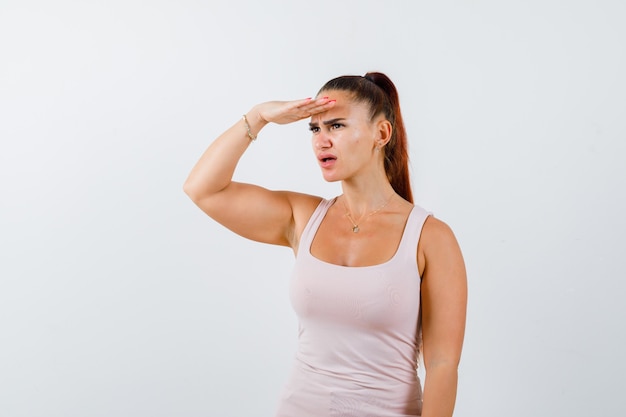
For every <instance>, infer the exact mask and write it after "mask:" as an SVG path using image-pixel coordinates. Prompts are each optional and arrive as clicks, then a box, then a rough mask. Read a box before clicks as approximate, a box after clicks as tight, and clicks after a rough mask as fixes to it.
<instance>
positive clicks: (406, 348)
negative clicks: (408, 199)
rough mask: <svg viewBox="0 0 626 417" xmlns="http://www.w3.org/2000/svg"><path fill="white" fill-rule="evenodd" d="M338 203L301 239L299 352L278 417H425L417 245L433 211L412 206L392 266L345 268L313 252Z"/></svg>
mask: <svg viewBox="0 0 626 417" xmlns="http://www.w3.org/2000/svg"><path fill="white" fill-rule="evenodd" d="M334 201H335V199H333V200H322V201H321V202H320V204H319V206H318V207H317V209H316V210H315V212H314V213H313V215H312V216H311V218H310V219H309V222H308V224H307V225H306V227H305V229H304V231H303V233H302V236H301V238H300V246H299V249H298V256H297V257H296V262H295V268H294V271H293V275H292V278H291V283H290V298H291V303H292V305H293V308H294V310H295V312H296V314H297V315H298V319H299V334H298V350H297V353H296V358H295V363H294V367H293V371H292V373H291V376H290V379H289V381H288V383H287V385H286V387H285V390H284V392H283V395H282V397H281V401H280V404H279V409H278V413H277V417H293V416H298V417H325V416H329V417H330V416H333V417H335V416H342V417H350V416H355V417H356V416H358V417H365V416H370V415H371V416H377V417H405V416H419V415H420V414H421V404H422V398H421V397H422V395H421V386H420V382H419V379H418V377H417V357H418V354H419V345H420V338H419V334H420V329H419V325H420V321H419V311H420V282H421V279H420V276H419V272H418V267H417V244H418V242H419V238H420V234H421V230H422V227H423V225H424V222H425V220H426V218H427V217H428V216H429V215H430V214H429V213H428V212H427V211H425V210H424V209H422V208H421V207H418V206H414V207H413V209H412V211H411V212H410V214H409V216H408V219H407V222H406V225H405V228H404V232H403V234H402V238H401V240H400V243H399V245H398V249H397V251H396V253H395V254H394V256H393V257H392V258H391V259H389V260H388V261H386V262H384V263H382V264H378V265H373V266H364V267H346V266H341V265H334V264H331V263H328V262H324V261H321V260H319V259H317V258H315V257H314V256H313V255H312V254H311V243H312V242H313V238H314V237H315V234H316V232H317V229H318V227H319V225H320V224H321V222H322V220H323V219H324V216H325V215H326V212H327V211H328V208H329V207H330V206H331V205H332V204H333V203H334Z"/></svg>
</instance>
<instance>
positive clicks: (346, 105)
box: [311, 90, 369, 123]
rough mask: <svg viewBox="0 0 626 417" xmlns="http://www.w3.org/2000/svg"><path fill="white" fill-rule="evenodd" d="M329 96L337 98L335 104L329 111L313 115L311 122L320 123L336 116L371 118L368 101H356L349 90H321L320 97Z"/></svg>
mask: <svg viewBox="0 0 626 417" xmlns="http://www.w3.org/2000/svg"><path fill="white" fill-rule="evenodd" d="M320 96H322V97H328V98H329V99H331V100H336V102H335V105H334V106H333V107H332V108H331V109H330V110H328V111H325V112H323V113H318V114H315V115H313V116H311V123H319V122H321V121H324V120H328V119H334V118H345V119H348V118H359V117H365V118H367V119H369V108H368V106H367V104H366V103H363V102H361V101H356V100H354V98H353V95H352V94H351V93H350V92H348V91H342V90H326V91H321V92H320V93H319V95H318V97H320Z"/></svg>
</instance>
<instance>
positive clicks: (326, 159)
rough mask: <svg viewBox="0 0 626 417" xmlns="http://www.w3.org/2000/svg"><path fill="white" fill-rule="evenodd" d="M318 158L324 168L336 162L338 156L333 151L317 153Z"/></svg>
mask: <svg viewBox="0 0 626 417" xmlns="http://www.w3.org/2000/svg"><path fill="white" fill-rule="evenodd" d="M317 160H318V161H319V164H320V166H321V167H322V168H329V167H331V166H333V165H334V164H335V162H336V161H337V157H336V156H335V155H333V154H332V153H321V154H318V155H317Z"/></svg>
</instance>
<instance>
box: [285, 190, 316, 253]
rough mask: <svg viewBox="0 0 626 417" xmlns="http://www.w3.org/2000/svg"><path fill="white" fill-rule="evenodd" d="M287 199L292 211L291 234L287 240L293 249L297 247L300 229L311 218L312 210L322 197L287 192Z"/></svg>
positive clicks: (302, 228)
mask: <svg viewBox="0 0 626 417" xmlns="http://www.w3.org/2000/svg"><path fill="white" fill-rule="evenodd" d="M288 199H289V202H290V204H291V209H292V213H293V219H292V221H293V227H292V234H291V236H290V239H289V240H290V242H291V247H292V248H293V249H294V250H295V249H296V248H297V247H298V243H299V241H300V235H301V234H302V231H303V230H304V228H305V226H306V224H307V223H308V221H309V219H310V218H311V215H313V212H314V211H315V209H316V208H317V206H319V204H320V202H321V201H322V197H318V196H314V195H310V194H303V193H296V192H288Z"/></svg>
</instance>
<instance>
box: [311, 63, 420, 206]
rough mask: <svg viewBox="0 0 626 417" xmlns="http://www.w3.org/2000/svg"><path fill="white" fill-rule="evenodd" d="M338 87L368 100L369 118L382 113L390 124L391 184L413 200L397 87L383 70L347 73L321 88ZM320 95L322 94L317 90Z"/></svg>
mask: <svg viewBox="0 0 626 417" xmlns="http://www.w3.org/2000/svg"><path fill="white" fill-rule="evenodd" d="M329 90H339V91H347V92H349V93H351V94H352V98H353V99H354V100H355V101H358V102H362V103H366V104H368V105H369V107H370V109H371V113H370V117H371V119H374V117H376V116H378V115H379V114H382V115H384V116H385V118H386V119H387V120H388V121H389V122H390V123H391V126H392V133H391V139H390V140H389V142H388V143H387V145H385V147H384V148H383V149H384V153H385V172H386V174H387V178H388V179H389V182H390V183H391V186H392V187H393V189H394V190H395V192H396V193H398V194H399V195H400V196H402V198H404V199H405V200H407V201H409V202H411V203H412V202H413V193H412V192H411V181H410V178H409V153H408V143H407V138H406V130H405V129H404V122H403V120H402V114H401V113H400V100H399V98H398V91H397V90H396V86H395V85H394V84H393V83H392V82H391V80H390V79H389V77H387V76H386V75H385V74H383V73H381V72H368V73H367V74H365V75H364V76H363V77H361V76H360V75H344V76H341V77H337V78H333V79H332V80H330V81H328V82H327V83H326V84H324V86H323V87H322V88H321V89H320V91H319V92H320V93H321V92H322V91H329ZM318 94H319V93H318Z"/></svg>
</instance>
